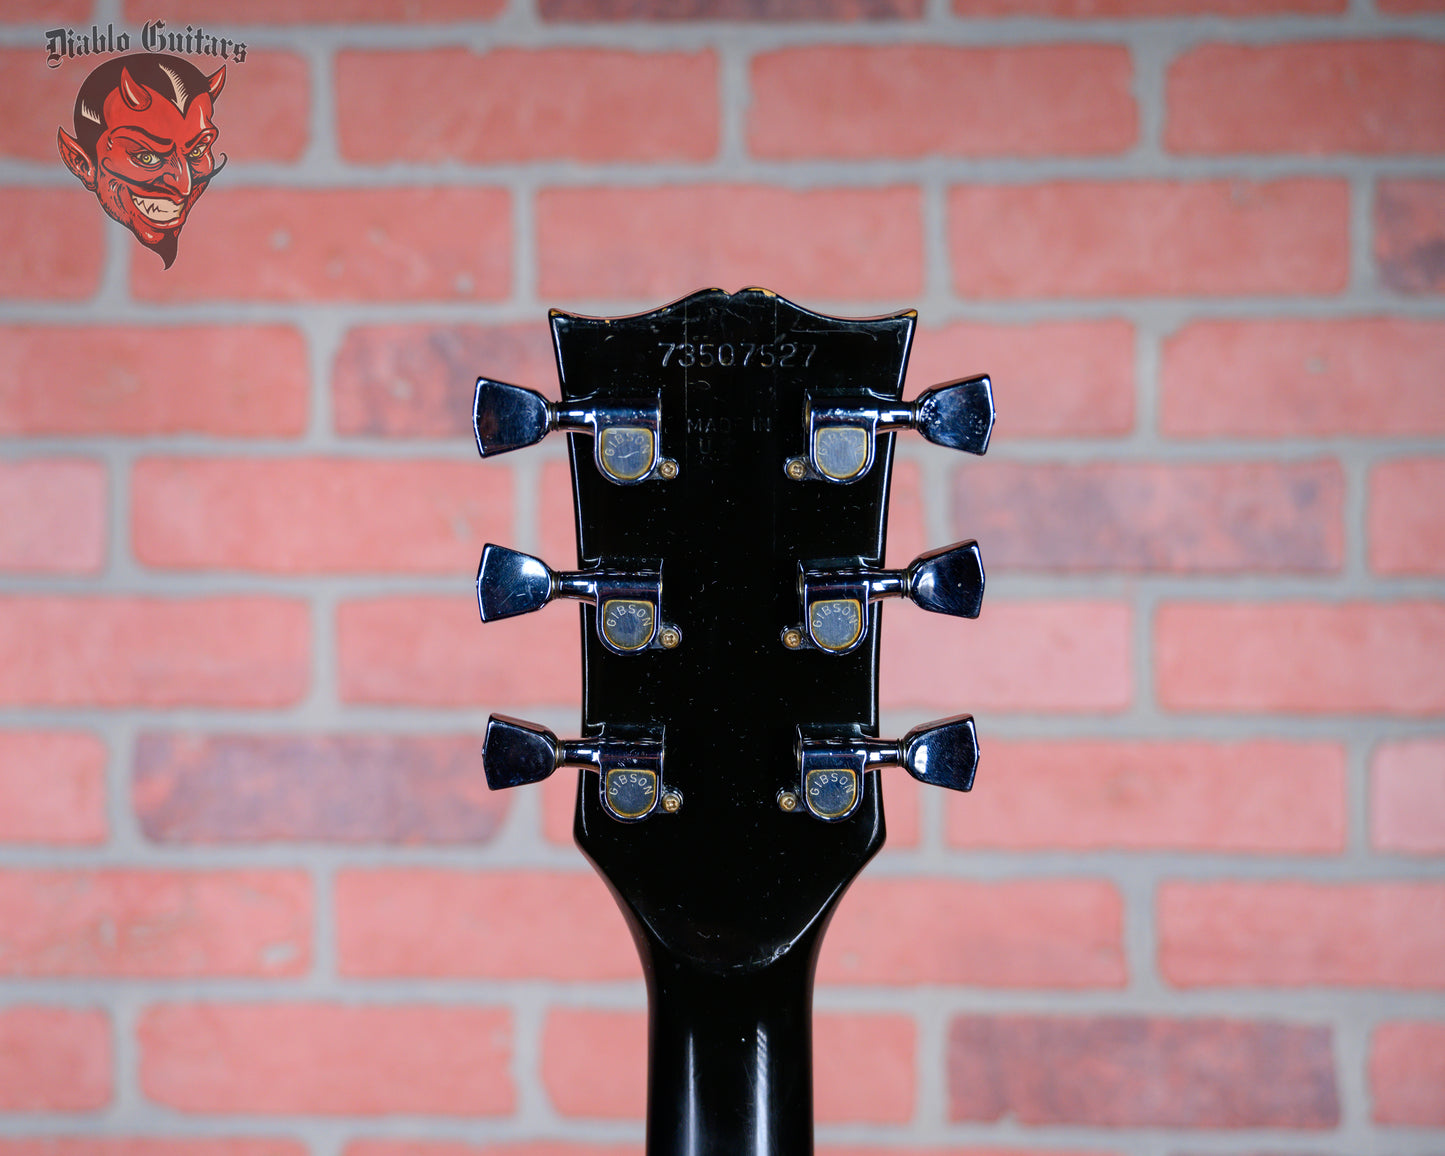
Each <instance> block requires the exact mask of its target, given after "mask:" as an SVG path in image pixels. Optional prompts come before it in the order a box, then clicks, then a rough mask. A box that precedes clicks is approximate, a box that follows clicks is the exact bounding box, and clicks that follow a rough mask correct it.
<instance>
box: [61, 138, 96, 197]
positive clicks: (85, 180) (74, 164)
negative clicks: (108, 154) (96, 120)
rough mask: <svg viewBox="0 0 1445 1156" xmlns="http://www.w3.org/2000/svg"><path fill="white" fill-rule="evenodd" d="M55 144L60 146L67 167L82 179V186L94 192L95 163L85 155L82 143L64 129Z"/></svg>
mask: <svg viewBox="0 0 1445 1156" xmlns="http://www.w3.org/2000/svg"><path fill="white" fill-rule="evenodd" d="M55 143H56V144H57V145H59V146H60V159H61V160H63V161H64V162H65V167H66V168H68V169H69V170H70V171H71V172H73V173H74V174H75V175H76V176H77V177H79V178H80V183H81V184H83V185H84V186H85V187H86V188H87V189H89V190H90V191H91V192H94V191H95V162H94V161H92V160H91V159H90V158H89V157H88V156H86V155H85V150H84V149H83V148H81V147H80V142H79V141H78V140H76V139H75V138H74V137H73V136H71V135H70V134H69V133H68V132H66V131H65V130H64V129H60V130H59V135H58V136H57V137H56V138H55Z"/></svg>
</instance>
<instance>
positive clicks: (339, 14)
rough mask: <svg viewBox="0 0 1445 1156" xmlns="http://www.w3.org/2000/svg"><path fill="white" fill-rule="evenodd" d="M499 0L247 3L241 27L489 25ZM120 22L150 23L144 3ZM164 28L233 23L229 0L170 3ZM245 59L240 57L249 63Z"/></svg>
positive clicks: (136, 0) (133, 1)
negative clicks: (167, 25) (482, 22)
mask: <svg viewBox="0 0 1445 1156" xmlns="http://www.w3.org/2000/svg"><path fill="white" fill-rule="evenodd" d="M504 7H506V4H505V0H248V2H247V4H246V23H247V24H432V23H440V22H443V21H448V22H450V21H471V20H489V19H491V18H492V17H493V16H497V15H500V14H501V11H502V9H503V8H504ZM125 12H126V17H127V18H128V19H129V20H131V21H133V22H135V21H142V20H151V19H154V17H155V13H154V11H153V10H152V9H151V8H150V7H149V5H148V4H147V3H146V0H126V5H125ZM166 12H167V14H168V15H169V14H172V13H173V14H174V17H173V19H171V20H170V26H171V27H173V28H174V27H175V26H177V25H179V24H182V23H191V24H194V23H196V22H198V21H207V20H209V21H213V22H214V21H220V22H222V23H225V22H228V21H229V22H233V23H234V22H235V20H236V8H235V5H234V4H233V3H232V2H231V0H176V2H175V3H173V4H172V5H170V7H169V8H167V9H166ZM251 59H252V58H251V57H250V56H248V57H247V58H246V62H245V63H246V64H250V62H251Z"/></svg>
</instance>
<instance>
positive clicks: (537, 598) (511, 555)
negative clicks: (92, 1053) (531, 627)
mask: <svg viewBox="0 0 1445 1156" xmlns="http://www.w3.org/2000/svg"><path fill="white" fill-rule="evenodd" d="M552 593H553V579H552V571H551V570H549V569H548V568H547V564H546V563H545V562H543V561H542V559H540V558H534V557H532V555H530V554H523V553H521V552H520V551H517V550H509V549H507V547H505V546H494V545H492V544H491V543H490V542H489V543H487V545H486V546H484V547H483V548H482V561H481V565H480V566H478V567H477V606H478V608H479V609H480V610H481V612H482V621H483V622H495V621H497V620H498V619H500V618H511V617H512V616H513V615H516V614H530V613H531V612H532V611H534V610H541V609H542V607H544V606H546V605H547V603H548V602H550V601H551V600H552Z"/></svg>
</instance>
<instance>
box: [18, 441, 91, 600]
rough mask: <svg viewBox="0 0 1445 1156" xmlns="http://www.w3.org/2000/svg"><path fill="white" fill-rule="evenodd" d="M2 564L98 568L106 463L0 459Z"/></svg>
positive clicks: (44, 570) (54, 570)
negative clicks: (9, 460)
mask: <svg viewBox="0 0 1445 1156" xmlns="http://www.w3.org/2000/svg"><path fill="white" fill-rule="evenodd" d="M0 509H3V510H5V511H6V516H5V520H4V521H3V522H0V570H13V571H20V572H22V573H32V574H94V573H95V572H96V571H98V570H99V569H100V568H101V566H102V565H104V564H105V517H106V481H105V466H103V465H102V464H101V463H100V462H95V461H89V460H86V459H82V458H35V459H32V460H30V461H17V462H0Z"/></svg>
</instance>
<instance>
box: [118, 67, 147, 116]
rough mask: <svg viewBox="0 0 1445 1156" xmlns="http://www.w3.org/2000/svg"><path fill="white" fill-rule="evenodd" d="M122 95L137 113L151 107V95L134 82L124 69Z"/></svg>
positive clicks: (121, 80) (121, 77)
mask: <svg viewBox="0 0 1445 1156" xmlns="http://www.w3.org/2000/svg"><path fill="white" fill-rule="evenodd" d="M120 95H121V97H122V99H124V100H125V102H126V104H128V105H130V106H131V108H133V109H135V110H136V111H137V112H140V111H141V109H145V108H150V106H151V94H150V93H148V92H147V91H146V90H145V89H144V88H142V87H141V86H140V85H138V84H137V83H136V82H135V81H134V80H132V79H131V76H130V73H129V72H127V71H126V70H125V69H124V68H122V69H121V70H120Z"/></svg>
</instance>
